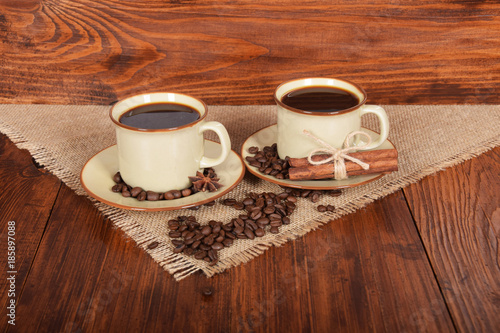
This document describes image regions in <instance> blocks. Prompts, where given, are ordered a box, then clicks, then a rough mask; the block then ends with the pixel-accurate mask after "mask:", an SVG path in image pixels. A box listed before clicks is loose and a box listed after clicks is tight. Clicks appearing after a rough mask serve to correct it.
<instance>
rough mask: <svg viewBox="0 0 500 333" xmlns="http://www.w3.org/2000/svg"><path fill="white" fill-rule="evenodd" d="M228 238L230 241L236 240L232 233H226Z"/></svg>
mask: <svg viewBox="0 0 500 333" xmlns="http://www.w3.org/2000/svg"><path fill="white" fill-rule="evenodd" d="M226 237H227V238H229V239H236V235H235V234H233V233H232V232H228V233H226Z"/></svg>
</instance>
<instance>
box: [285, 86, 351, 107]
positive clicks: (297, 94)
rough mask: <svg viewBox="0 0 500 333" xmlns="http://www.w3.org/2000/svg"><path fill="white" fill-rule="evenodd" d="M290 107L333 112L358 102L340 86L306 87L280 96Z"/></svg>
mask: <svg viewBox="0 0 500 333" xmlns="http://www.w3.org/2000/svg"><path fill="white" fill-rule="evenodd" d="M281 102H283V104H286V105H288V106H290V107H292V108H295V109H299V110H304V111H310V112H335V111H341V110H345V109H349V108H351V107H353V106H356V105H358V104H359V100H358V98H357V97H356V96H355V95H353V94H352V93H350V92H348V91H346V90H342V89H340V88H330V87H323V86H322V87H319V86H318V87H307V88H300V89H296V90H293V91H291V92H289V93H288V94H286V95H285V96H283V97H282V98H281Z"/></svg>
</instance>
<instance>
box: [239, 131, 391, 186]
mask: <svg viewBox="0 0 500 333" xmlns="http://www.w3.org/2000/svg"><path fill="white" fill-rule="evenodd" d="M363 130H364V131H366V132H367V133H369V134H370V135H371V136H372V138H373V139H374V140H375V139H376V138H377V137H378V135H379V134H378V133H375V132H373V131H371V130H369V129H367V128H363ZM277 137H278V127H277V125H276V124H274V125H271V126H268V127H265V128H263V129H261V130H259V131H257V132H255V133H254V134H252V135H251V136H250V137H248V138H247V139H246V141H245V142H244V143H243V145H242V147H241V156H242V157H243V163H245V165H246V167H247V169H248V171H250V172H251V173H253V174H254V175H255V176H257V177H259V178H261V179H264V180H267V181H269V182H271V183H275V184H278V185H281V186H285V187H293V188H299V189H308V190H333V189H340V188H348V187H354V186H359V185H363V184H366V183H369V182H372V181H375V180H377V179H379V178H380V177H382V176H383V174H371V175H363V176H354V177H349V178H348V179H345V180H335V179H326V180H301V181H293V180H289V179H277V178H275V177H273V176H269V175H266V174H263V173H261V172H260V171H259V170H258V169H257V168H256V167H254V166H251V165H250V164H249V163H248V161H247V160H246V159H245V158H246V157H247V156H252V154H250V153H249V152H248V148H250V147H253V146H255V147H259V148H260V149H262V148H264V147H265V146H271V145H272V144H273V143H275V142H276V140H277ZM376 149H377V150H380V149H395V147H394V145H393V144H392V142H390V141H389V140H386V141H385V142H384V143H383V144H382V145H381V146H379V147H378V148H376Z"/></svg>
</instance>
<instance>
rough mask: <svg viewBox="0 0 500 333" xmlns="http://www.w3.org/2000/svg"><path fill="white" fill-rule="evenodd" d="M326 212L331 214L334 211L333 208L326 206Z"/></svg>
mask: <svg viewBox="0 0 500 333" xmlns="http://www.w3.org/2000/svg"><path fill="white" fill-rule="evenodd" d="M326 210H327V211H329V212H333V211H334V210H335V206H332V205H328V206H326Z"/></svg>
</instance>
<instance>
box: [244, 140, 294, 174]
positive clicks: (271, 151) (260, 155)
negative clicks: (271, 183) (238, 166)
mask: <svg viewBox="0 0 500 333" xmlns="http://www.w3.org/2000/svg"><path fill="white" fill-rule="evenodd" d="M248 152H249V153H250V154H253V155H254V156H247V157H245V159H246V160H247V162H248V164H250V165H251V166H254V167H256V168H257V169H258V170H259V171H260V172H261V173H263V174H265V175H270V176H273V177H275V178H276V179H288V178H289V176H288V169H289V168H290V165H289V163H288V158H286V159H281V158H279V156H278V148H277V144H276V143H274V144H272V145H271V146H265V147H264V148H263V149H262V150H260V149H259V148H258V147H255V146H254V147H250V148H248Z"/></svg>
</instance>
